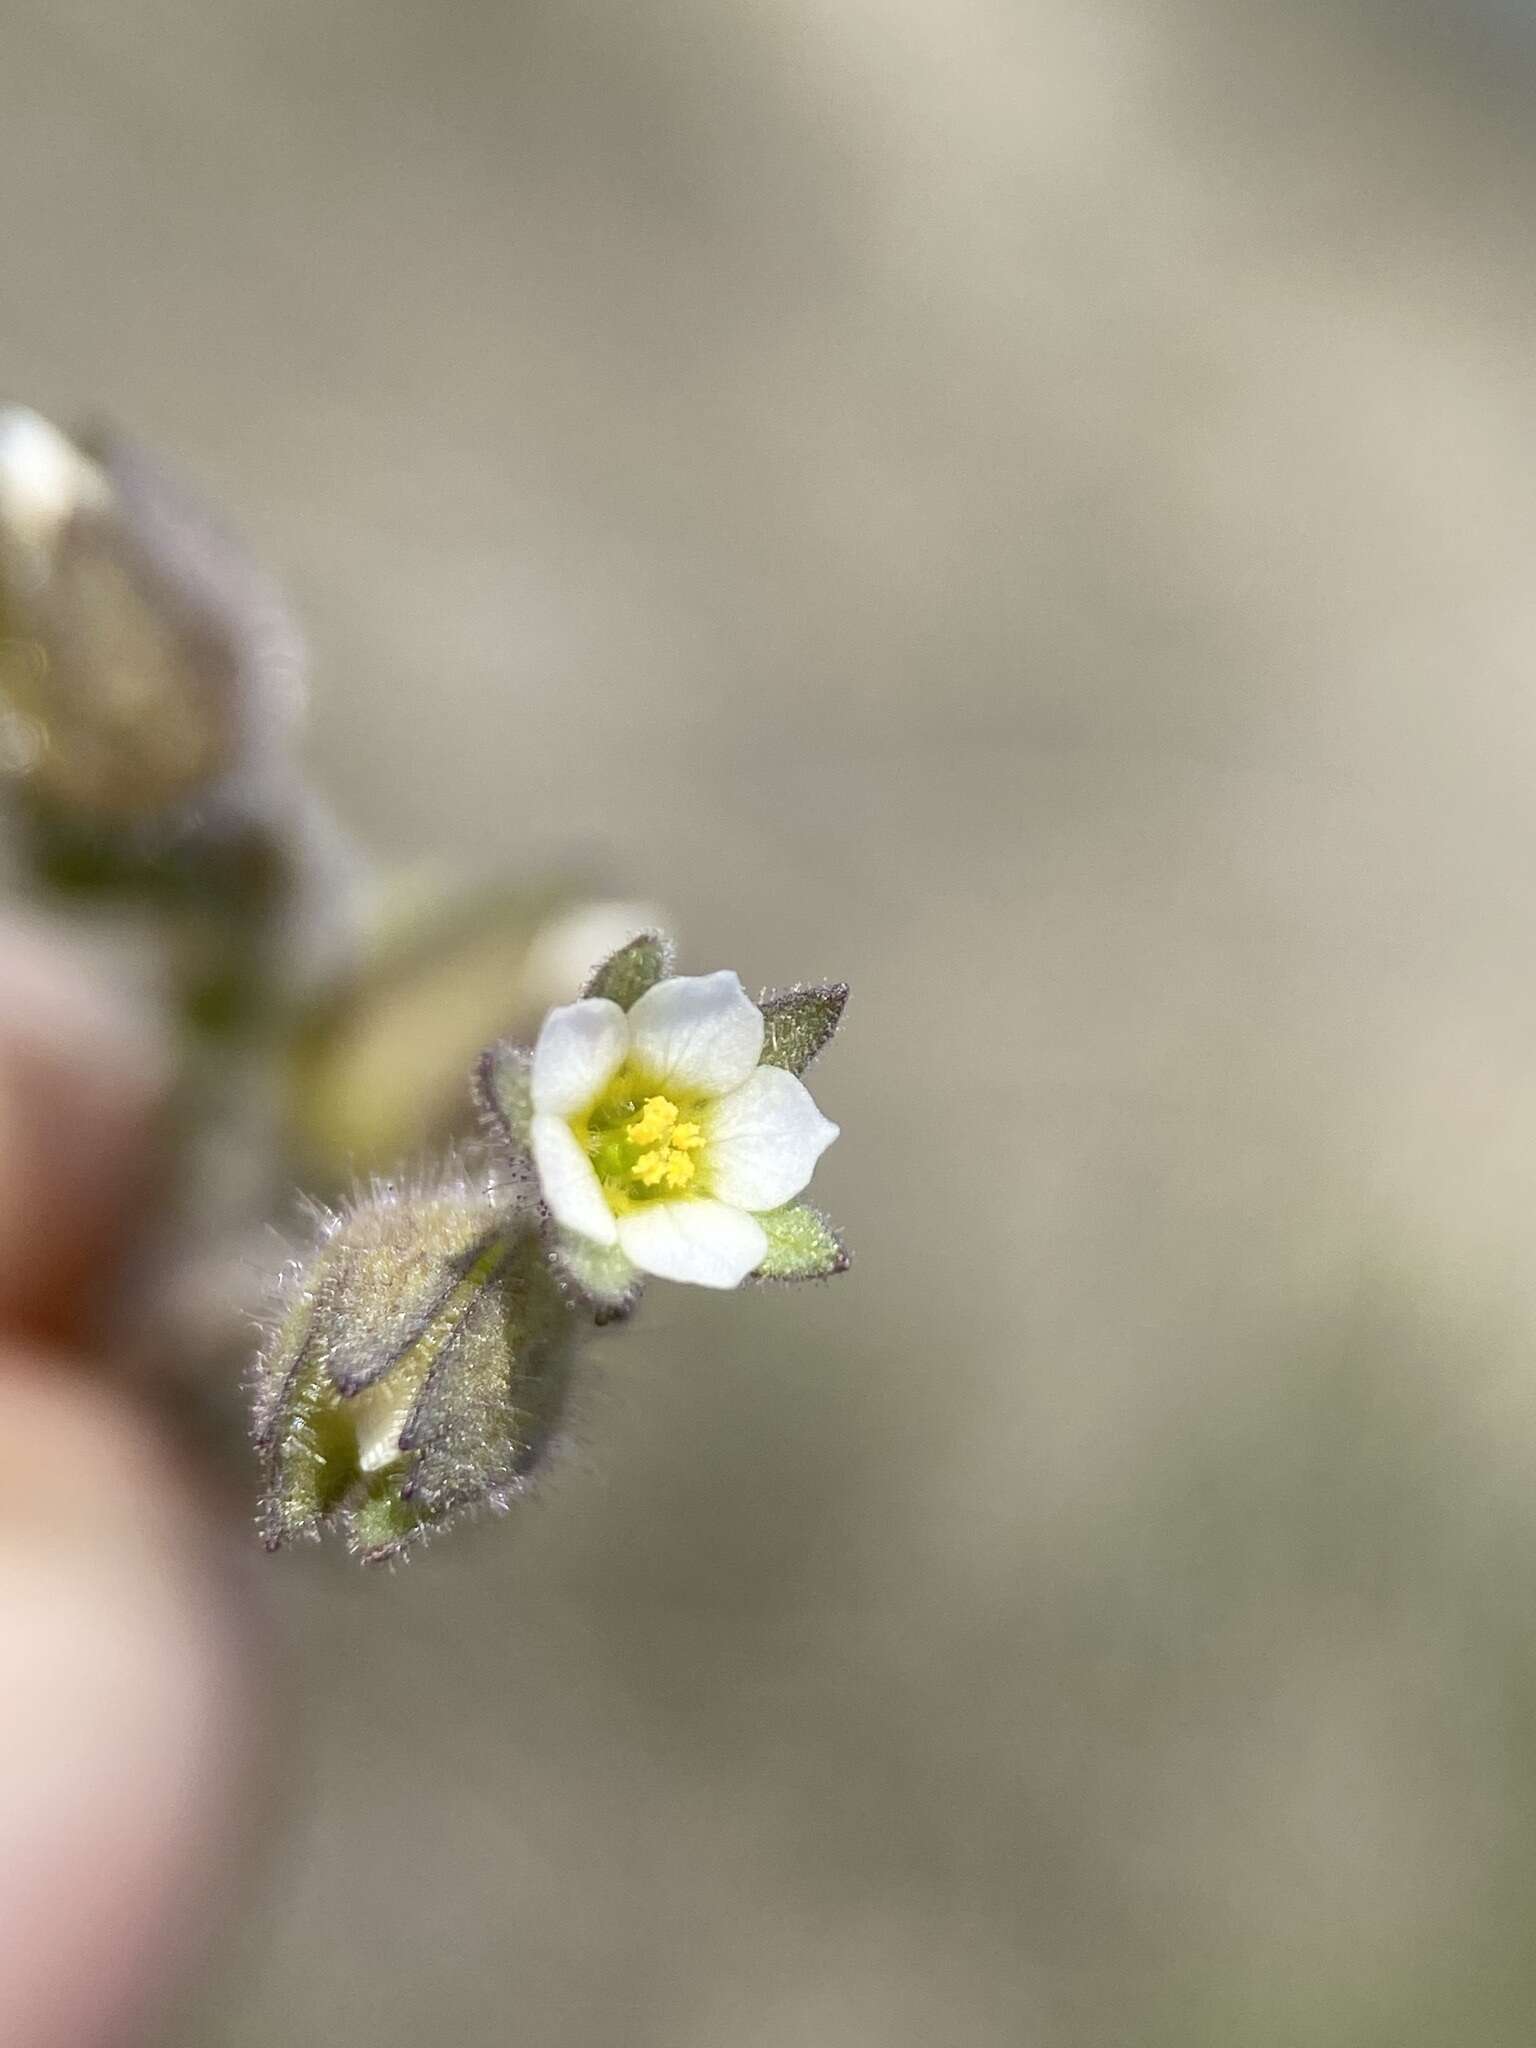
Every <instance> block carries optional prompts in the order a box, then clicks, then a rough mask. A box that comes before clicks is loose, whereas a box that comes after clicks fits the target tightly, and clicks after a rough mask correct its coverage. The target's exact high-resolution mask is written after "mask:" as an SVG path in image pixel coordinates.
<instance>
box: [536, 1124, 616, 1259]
mask: <svg viewBox="0 0 1536 2048" xmlns="http://www.w3.org/2000/svg"><path fill="white" fill-rule="evenodd" d="M530 1136H531V1138H532V1142H533V1163H534V1165H535V1166H536V1167H537V1168H538V1170H539V1191H540V1193H541V1194H542V1195H543V1197H544V1200H545V1201H546V1203H547V1204H548V1205H549V1213H550V1215H551V1216H553V1217H554V1219H555V1221H556V1222H557V1223H563V1224H564V1225H565V1227H566V1229H567V1230H574V1231H577V1232H578V1233H579V1234H580V1235H581V1236H582V1237H590V1238H593V1239H594V1240H595V1241H596V1242H597V1243H598V1244H616V1243H617V1242H618V1236H619V1233H618V1229H617V1226H616V1225H615V1223H614V1220H613V1211H612V1210H611V1209H610V1208H609V1206H608V1204H607V1202H606V1201H605V1200H604V1199H603V1189H602V1183H601V1182H600V1181H599V1180H598V1177H597V1175H596V1174H595V1173H594V1172H593V1170H592V1162H591V1160H590V1159H589V1158H588V1157H587V1155H586V1153H585V1152H583V1151H582V1149H581V1146H580V1145H579V1144H578V1142H577V1139H576V1133H575V1132H574V1131H573V1130H572V1129H571V1127H570V1125H569V1124H568V1123H566V1122H564V1121H563V1120H562V1119H561V1118H560V1117H558V1116H536V1117H535V1118H534V1119H533V1123H532V1125H531V1126H530Z"/></svg>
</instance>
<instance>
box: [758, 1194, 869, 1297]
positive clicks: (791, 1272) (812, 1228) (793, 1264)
mask: <svg viewBox="0 0 1536 2048" xmlns="http://www.w3.org/2000/svg"><path fill="white" fill-rule="evenodd" d="M757 1220H758V1222H759V1223H761V1225H762V1226H763V1228H764V1230H765V1231H767V1233H768V1251H767V1255H766V1257H765V1258H764V1260H763V1263H762V1264H761V1265H760V1266H759V1267H758V1269H757V1271H756V1272H755V1273H754V1274H753V1275H752V1278H753V1279H754V1280H826V1279H829V1278H830V1277H831V1275H832V1274H834V1273H846V1272H847V1270H848V1268H849V1267H850V1266H851V1265H852V1264H853V1255H852V1253H851V1252H850V1251H849V1250H848V1248H847V1246H846V1245H845V1244H844V1243H843V1240H842V1239H841V1238H840V1237H839V1236H838V1234H837V1232H836V1231H835V1230H834V1229H833V1228H832V1226H831V1224H830V1223H829V1222H828V1221H827V1219H826V1217H825V1216H823V1215H822V1213H821V1211H820V1210H819V1209H812V1208H811V1207H810V1206H809V1204H807V1203H805V1202H790V1203H788V1204H787V1205H786V1206H785V1207H784V1208H782V1209H770V1210H769V1211H768V1212H767V1214H766V1215H762V1216H759V1217H758V1219H757Z"/></svg>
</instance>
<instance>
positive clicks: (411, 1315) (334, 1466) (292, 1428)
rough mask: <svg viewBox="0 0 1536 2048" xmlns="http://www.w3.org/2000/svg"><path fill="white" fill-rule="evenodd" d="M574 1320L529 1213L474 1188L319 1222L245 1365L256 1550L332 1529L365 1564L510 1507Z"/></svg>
mask: <svg viewBox="0 0 1536 2048" xmlns="http://www.w3.org/2000/svg"><path fill="white" fill-rule="evenodd" d="M575 1324H576V1318H575V1316H574V1315H573V1313H572V1310H571V1307H570V1305H569V1303H568V1302H567V1301H566V1299H565V1298H564V1296H563V1295H562V1293H561V1292H560V1290H559V1288H558V1287H557V1286H556V1285H555V1283H554V1281H553V1279H552V1277H551V1275H550V1271H549V1266H548V1261H547V1259H546V1257H545V1254H544V1251H543V1247H542V1246H541V1244H540V1242H539V1239H538V1237H537V1235H536V1233H535V1232H534V1231H533V1230H532V1229H531V1228H530V1227H529V1219H528V1217H527V1214H526V1212H525V1211H520V1210H519V1209H518V1208H516V1207H515V1206H513V1207H511V1208H509V1207H508V1205H507V1203H506V1201H505V1199H504V1198H503V1197H502V1196H500V1195H498V1194H496V1193H493V1192H492V1191H490V1190H488V1189H486V1188H485V1187H483V1186H479V1185H476V1184H475V1183H473V1182H471V1181H468V1180H459V1181H453V1182H447V1183H444V1184H441V1185H438V1186H435V1187H430V1188H423V1189H400V1188H393V1187H386V1188H379V1189H376V1190H375V1191H374V1192H373V1193H372V1194H371V1195H370V1196H369V1197H368V1198H367V1199H366V1200H364V1201H362V1202H360V1203H359V1204H358V1205H357V1206H356V1207H355V1208H353V1209H351V1210H350V1211H348V1212H347V1213H346V1214H345V1215H342V1216H336V1217H328V1218H327V1219H326V1222H325V1227H324V1234H323V1238H322V1242H321V1244H320V1246H319V1248H318V1250H317V1251H316V1253H315V1254H314V1256H313V1258H312V1259H311V1260H310V1262H309V1264H308V1265H307V1266H305V1267H304V1268H302V1269H301V1270H300V1271H298V1272H297V1273H296V1274H295V1275H294V1276H293V1277H292V1280H291V1282H290V1286H289V1298H288V1301H287V1303H286V1306H285V1309H284V1312H283V1314H282V1316H281V1318H280V1320H279V1322H278V1324H277V1326H276V1328H275V1329H274V1331H273V1333H272V1337H271V1339H270V1341H269V1343H268V1345H267V1347H266V1349H265V1351H264V1352H263V1355H262V1357H261V1359H260V1361H259V1364H258V1367H257V1378H256V1403H255V1406H256V1439H257V1446H258V1449H259V1451H260V1453H261V1456H262V1460H263V1464H264V1468H265V1481H266V1487H265V1498H264V1501H263V1507H262V1516H261V1526H262V1534H263V1536H264V1539H265V1541H266V1543H267V1546H268V1548H269V1549H276V1548H278V1547H279V1545H281V1544H283V1543H285V1542H287V1541H290V1540H291V1539H292V1538H294V1537H296V1536H306V1535H316V1534H318V1533H319V1531H320V1530H321V1528H323V1527H324V1526H326V1525H327V1524H330V1523H337V1524H339V1525H340V1526H341V1527H342V1528H343V1529H344V1530H345V1533H346V1536H347V1540H348V1542H349V1544H350V1545H351V1547H352V1549H353V1550H354V1551H356V1552H357V1553H359V1554H360V1555H361V1556H362V1557H363V1558H364V1559H365V1560H367V1561H369V1562H376V1561H378V1560H381V1559H385V1558H389V1557H392V1556H394V1555H396V1554H397V1553H398V1552H399V1551H401V1550H402V1549H403V1548H404V1547H405V1546H406V1545H407V1544H409V1543H411V1542H413V1541H415V1540H417V1539H419V1538H421V1537H422V1536H424V1535H425V1534H427V1533H428V1532H429V1531H430V1530H432V1529H433V1528H434V1527H436V1526H438V1525H439V1524H441V1523H443V1522H444V1521H446V1520H448V1519H449V1518H450V1517H451V1516H453V1515H454V1514H456V1513H458V1512H459V1511H461V1510H463V1509H466V1508H473V1507H479V1506H485V1507H492V1508H503V1507H505V1506H506V1505H507V1504H508V1503H509V1502H510V1501H511V1500H512V1499H513V1498H514V1497H515V1496H516V1495H517V1494H519V1493H520V1492H521V1491H523V1489H524V1488H525V1487H526V1485H527V1483H528V1480H529V1477H530V1475H531V1474H532V1473H533V1471H534V1470H535V1468H536V1467H537V1466H538V1464H539V1463H540V1461H541V1459H542V1458H543V1457H544V1455H545V1454H546V1452H547V1450H548V1447H549V1444H550V1440H551V1437H552V1435H553V1433H554V1431H555V1429H556V1428H557V1426H558V1423H559V1420H560V1415H561V1411H562V1408H563V1405H564V1400H565V1393H566V1388H567V1384H568V1379H569V1372H570V1364H571V1356H572V1351H573V1348H574V1338H575Z"/></svg>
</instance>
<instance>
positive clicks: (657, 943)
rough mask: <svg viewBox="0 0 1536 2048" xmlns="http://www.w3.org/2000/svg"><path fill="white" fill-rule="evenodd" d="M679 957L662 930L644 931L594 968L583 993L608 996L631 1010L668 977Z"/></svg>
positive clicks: (620, 1006) (620, 1005) (610, 999)
mask: <svg viewBox="0 0 1536 2048" xmlns="http://www.w3.org/2000/svg"><path fill="white" fill-rule="evenodd" d="M676 958H677V950H676V948H675V947H674V946H673V944H672V941H671V940H670V939H669V938H666V937H665V936H664V935H663V934H662V933H661V932H641V933H640V934H639V936H638V937H636V938H633V939H631V940H630V941H629V943H628V945H625V946H620V948H619V950H618V951H617V952H616V953H610V954H609V955H608V958H607V959H606V960H605V961H604V962H603V964H602V965H601V967H594V968H593V970H592V972H591V973H590V974H589V975H588V976H587V985H586V987H585V988H584V989H583V990H582V994H583V996H605V997H606V998H607V999H608V1001H609V1002H610V1003H617V1004H618V1006H619V1008H620V1009H621V1010H628V1009H632V1008H633V1006H634V1005H635V1004H636V1003H638V1002H639V1000H640V998H641V997H642V996H643V995H644V994H645V992H646V990H647V989H649V988H654V987H655V986H656V984H657V982H658V981H665V980H666V979H667V977H668V976H669V975H670V974H671V972H672V967H673V962H674V961H675V960H676Z"/></svg>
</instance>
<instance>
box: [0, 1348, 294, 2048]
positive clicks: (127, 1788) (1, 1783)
mask: <svg viewBox="0 0 1536 2048" xmlns="http://www.w3.org/2000/svg"><path fill="white" fill-rule="evenodd" d="M66 1364H67V1362H66V1361H62V1360H60V1359H58V1358H55V1357H52V1356H49V1355H47V1354H44V1353H42V1352H39V1351H36V1350H26V1349H22V1348H20V1347H17V1346H15V1345H11V1344H0V1446H3V1447H4V1485H3V1487H0V1699H3V1701H4V1724H5V1758H4V1765H3V1767H0V2009H3V2011H4V2013H5V2020H4V2025H3V2029H0V2031H3V2036H4V2039H5V2041H6V2043H7V2044H8V2048H120V2044H122V2043H125V2042H127V2041H132V2040H138V2039H148V2038H153V2032H152V2030H153V2027H154V2024H155V2022H156V2019H157V2017H158V2016H159V2015H160V2014H161V2013H162V2011H163V2007H164V2004H165V2001H166V1999H167V1997H168V1996H169V1995H170V1993H171V1992H172V1990H173V1988H174V1985H175V1983H176V1981H177V1980H178V1979H179V1978H180V1977H181V1976H182V1975H183V1974H184V1973H185V1971H186V1970H187V1969H188V1967H189V1966H190V1964H191V1962H192V1960H193V1959H194V1956H195V1953H196V1951H197V1949H198V1948H199V1947H200V1946H201V1945H202V1943H203V1942H204V1941H205V1940H206V1937H207V1934H208V1932H209V1930H210V1927H211V1924H212V1922H213V1919H214V1917H215V1916H216V1915H217V1914H218V1913H219V1911H220V1910H221V1907H222V1905H223V1903H224V1900H223V1892H224V1889H225V1885H224V1882H223V1880H225V1879H226V1876H227V1873H229V1872H230V1871H231V1870H232V1867H233V1866H232V1860H231V1857H230V1853H229V1849H228V1846H227V1845H228V1844H229V1843H230V1841H231V1840H232V1839H233V1838H234V1837H235V1835H236V1834H237V1832H238V1828H239V1824H240V1819H241V1812H242V1806H243V1802H244V1799H245V1787H246V1785H247V1784H248V1782H249V1778H250V1771H251V1763H252V1756H253V1752H254V1745H253V1743H252V1742H251V1739H250V1729H249V1714H248V1710H247V1708H246V1704H245V1702H246V1700H247V1698H248V1696H249V1695H248V1688H247V1686H246V1684H245V1683H244V1672H243V1666H244V1664H245V1662H246V1657H247V1652H246V1650H245V1648H244V1647H243V1645H242V1643H241V1641H240V1640H239V1638H238V1636H237V1632H236V1627H235V1623H234V1620H233V1617H234V1616H235V1615H236V1614H237V1613H240V1612H245V1613H247V1614H248V1613H249V1612H250V1606H249V1603H248V1602H245V1601H241V1600H237V1599H235V1598H233V1597H231V1595H230V1591H229V1588H228V1583H227V1580H228V1570H227V1569H226V1564H225V1563H223V1562H221V1557H222V1553H223V1551H224V1549H225V1548H226V1547H227V1544H226V1538H225V1537H224V1536H222V1535H221V1534H220V1533H219V1532H218V1530H217V1528H216V1526H215V1525H214V1524H213V1522H212V1521H211V1520H210V1519H209V1518H208V1516H207V1515H206V1513H205V1510H204V1507H203V1505H202V1503H200V1501H199V1499H198V1496H197V1492H196V1489H195V1488H194V1487H193V1486H192V1485H191V1484H190V1483H189V1478H188V1474H187V1473H186V1472H185V1471H184V1470H183V1469H182V1468H181V1466H180V1464H179V1463H178V1461H177V1459H176V1457H175V1455H174V1453H173V1452H172V1451H171V1450H170V1449H169V1448H168V1446H167V1445H166V1444H165V1443H164V1442H163V1441H162V1440H161V1438H160V1436H159V1434H158V1432H157V1431H156V1430H155V1429H154V1428H153V1426H152V1424H151V1423H150V1422H149V1421H148V1419H147V1418H145V1417H144V1416H142V1415H141V1414H140V1413H139V1412H138V1411H137V1410H136V1409H135V1407H134V1406H133V1405H132V1404H131V1403H130V1402H129V1401H127V1400H126V1399H123V1398H121V1397H119V1396H116V1395H114V1394H112V1393H110V1392H109V1391H108V1390H107V1389H105V1388H104V1387H103V1386H102V1385H101V1383H100V1381H99V1379H96V1378H94V1377H93V1376H92V1375H90V1374H89V1373H88V1372H87V1370H86V1369H85V1366H84V1363H83V1362H81V1363H80V1366H79V1369H78V1370H76V1371H69V1370H67V1369H61V1368H63V1367H64V1366H65V1365H66ZM228 1564H229V1566H230V1567H231V1568H233V1569H238V1565H236V1564H235V1563H234V1561H233V1560H229V1561H228Z"/></svg>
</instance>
